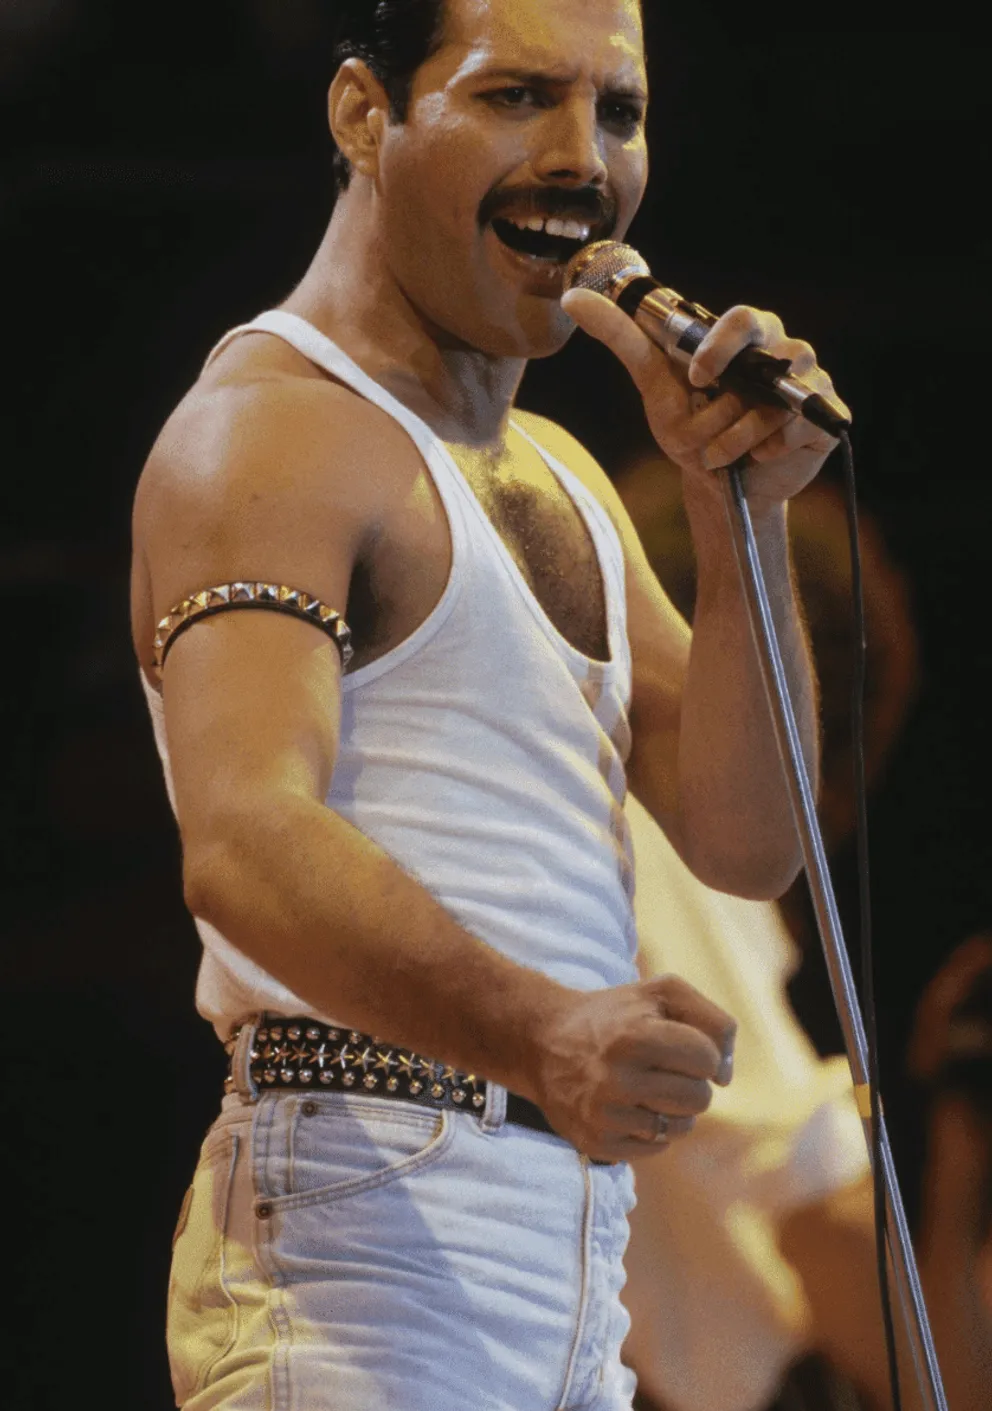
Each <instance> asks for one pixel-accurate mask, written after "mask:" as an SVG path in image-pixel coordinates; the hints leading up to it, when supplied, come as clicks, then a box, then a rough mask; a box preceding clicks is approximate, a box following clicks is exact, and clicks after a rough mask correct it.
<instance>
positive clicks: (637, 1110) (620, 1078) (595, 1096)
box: [532, 975, 737, 1161]
mask: <svg viewBox="0 0 992 1411" xmlns="http://www.w3.org/2000/svg"><path fill="white" fill-rule="evenodd" d="M736 1031H737V1025H736V1023H735V1021H734V1020H733V1019H732V1018H731V1017H730V1015H729V1014H727V1013H725V1012H724V1010H722V1009H720V1008H719V1006H718V1005H715V1004H713V1003H712V1002H711V1001H710V1000H708V999H706V997H705V996H704V995H701V994H700V993H699V991H698V990H696V989H694V988H693V986H692V985H690V984H689V983H688V982H687V981H686V980H682V979H680V978H679V977H678V976H676V975H662V976H658V977H657V978H655V979H652V980H645V981H642V982H641V983H639V984H633V985H621V986H618V987H616V988H614V989H607V990H594V991H592V992H590V993H576V992H574V991H571V992H569V997H568V999H567V1001H565V1002H564V1004H563V1005H562V1007H561V1008H560V1009H559V1010H558V1011H557V1013H556V1014H555V1015H554V1017H553V1018H552V1020H551V1022H550V1023H549V1024H548V1025H547V1026H546V1028H545V1030H544V1032H543V1033H542V1034H541V1036H540V1038H539V1040H538V1056H537V1060H536V1068H535V1071H534V1073H533V1075H532V1078H533V1084H532V1086H533V1091H534V1095H535V1101H536V1102H537V1103H538V1104H539V1105H540V1107H541V1108H542V1109H543V1111H544V1113H545V1115H546V1116H547V1118H548V1121H549V1122H550V1123H551V1125H552V1126H553V1127H554V1128H555V1130H556V1131H557V1132H558V1133H559V1134H560V1135H561V1136H563V1137H566V1138H567V1139H568V1141H570V1142H572V1143H573V1145H574V1146H576V1147H578V1149H579V1150H580V1151H582V1152H584V1153H585V1154H586V1155H587V1156H591V1157H593V1158H594V1159H595V1160H597V1161H627V1160H630V1159H632V1158H633V1157H635V1156H644V1154H645V1152H646V1151H650V1150H651V1149H652V1147H654V1148H655V1149H656V1150H657V1149H660V1148H661V1147H662V1146H663V1145H664V1143H665V1142H666V1141H667V1140H668V1139H669V1138H671V1137H674V1136H680V1135H682V1134H684V1133H686V1132H689V1131H691V1130H692V1127H693V1126H694V1124H695V1120H696V1117H697V1116H698V1115H699V1113H700V1112H705V1111H706V1109H707V1107H708V1106H709V1104H710V1099H711V1096H712V1090H711V1084H712V1083H719V1084H721V1085H723V1086H725V1085H726V1084H727V1083H729V1082H730V1078H731V1074H732V1070H733V1051H734V1037H735V1034H736Z"/></svg>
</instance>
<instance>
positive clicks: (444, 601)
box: [204, 309, 624, 690]
mask: <svg viewBox="0 0 992 1411" xmlns="http://www.w3.org/2000/svg"><path fill="white" fill-rule="evenodd" d="M252 332H257V333H270V334H274V335H275V336H276V337H279V338H282V339H283V341H284V342H287V343H289V345H290V346H291V347H293V348H295V349H296V351H297V352H298V353H301V354H302V355H303V356H304V357H305V358H307V359H308V360H309V361H310V362H313V363H315V364H316V365H317V366H318V367H319V368H321V369H322V370H323V371H324V372H327V373H329V374H330V375H331V376H332V377H336V378H338V379H339V380H340V381H342V382H343V383H345V385H346V386H349V387H350V388H351V389H352V391H355V392H357V393H358V394H359V395H360V396H361V397H363V398H364V399H365V400H366V401H369V402H371V403H372V404H373V405H374V406H377V407H379V408H380V409H381V410H382V411H385V412H386V413H388V414H389V415H391V416H392V417H393V419H394V420H395V421H398V422H399V424H400V425H401V426H402V427H403V429H404V430H405V431H406V432H407V434H408V435H409V436H410V438H411V440H412V441H413V442H414V444H415V445H416V446H417V448H418V450H419V451H420V452H421V454H422V455H423V456H424V458H425V460H426V461H427V463H428V471H429V473H430V474H431V478H432V480H433V481H434V483H435V485H436V487H437V490H438V493H439V495H440V496H441V500H442V503H443V505H444V509H445V513H446V516H447V518H448V531H449V534H450V535H451V539H452V564H451V571H450V573H449V576H448V580H447V582H446V583H445V587H444V590H443V591H442V594H441V597H440V598H439V599H438V601H437V603H436V604H435V606H434V607H433V609H432V610H431V612H430V613H429V614H428V616H427V617H426V618H425V619H424V621H423V622H422V623H421V624H420V626H419V627H417V628H416V629H415V630H414V632H413V633H411V634H410V636H409V637H407V638H405V639H404V640H403V641H402V642H400V643H398V645H397V646H396V647H394V648H392V650H391V651H389V652H386V653H385V654H384V655H383V656H381V657H377V658H376V659H375V661H371V662H369V663H368V664H367V665H365V666H362V667H359V668H358V669H357V670H356V671H353V672H349V673H348V674H347V675H346V676H345V677H344V680H343V682H342V685H343V686H344V687H345V689H346V690H353V689H355V688H356V687H358V686H361V685H364V684H366V683H367V682H368V681H370V680H372V679H374V678H375V677H377V676H379V675H381V674H382V673H383V672H384V671H387V670H389V669H390V668H391V667H393V666H394V665H398V664H399V663H400V662H401V661H402V660H405V659H406V658H407V657H408V656H410V655H411V654H412V653H413V652H414V651H416V650H417V649H418V648H419V647H420V646H421V645H423V644H424V642H425V641H426V639H427V638H428V637H431V636H433V635H434V632H435V631H436V630H437V628H439V627H440V625H441V623H442V622H443V620H444V619H445V618H446V617H447V616H448V614H449V612H450V611H451V608H452V607H453V605H454V600H455V598H456V597H457V595H458V587H459V585H458V584H457V582H456V575H455V547H456V537H457V536H456V524H455V523H454V522H453V516H452V509H453V506H452V504H451V500H450V496H449V495H448V494H446V493H445V489H446V487H445V484H444V483H443V481H442V479H441V478H440V477H439V476H438V474H437V471H438V468H439V467H438V464H437V462H438V461H440V466H441V467H443V470H444V471H445V472H446V473H447V480H448V484H449V485H451V486H453V488H454V489H455V490H456V492H457V494H458V496H459V499H460V501H461V508H462V509H463V510H466V511H467V512H468V513H469V514H470V515H471V516H472V518H473V520H474V521H475V523H476V525H477V526H478V527H479V528H480V529H481V531H482V532H483V533H484V534H485V535H486V537H487V540H488V542H489V543H490V545H491V547H492V548H493V550H494V551H495V553H496V554H497V555H498V557H499V559H500V561H501V563H502V566H503V568H504V570H505V571H506V573H507V574H508V575H509V577H510V579H511V581H512V582H513V584H514V586H515V588H516V590H517V592H518V594H519V596H520V598H521V599H522V601H523V602H524V604H525V605H526V607H527V609H528V610H529V611H530V613H531V615H532V616H533V617H534V619H535V621H536V622H537V624H538V626H539V627H540V628H541V630H542V631H543V632H544V633H545V635H546V636H547V637H548V639H549V641H550V642H551V644H552V646H553V647H554V648H555V649H556V650H557V651H559V652H560V653H562V654H563V655H564V656H565V658H566V659H567V660H568V661H570V662H571V663H572V665H573V666H575V667H576V668H577V669H578V670H579V672H580V673H581V675H582V676H583V678H584V679H586V680H596V681H598V682H599V683H600V684H601V685H603V686H607V685H608V684H609V683H610V682H611V681H612V680H613V679H614V678H615V677H616V676H617V675H618V673H619V668H620V663H621V649H622V643H621V641H620V632H619V630H618V628H619V621H620V612H619V609H620V598H618V594H621V595H622V593H623V588H624V585H623V581H622V576H621V578H620V581H619V582H618V581H617V580H616V576H615V575H614V574H611V572H610V557H611V554H610V548H611V541H612V546H614V547H615V552H616V554H617V556H618V558H619V562H620V564H621V565H622V562H623V550H622V548H621V546H620V542H619V536H618V534H617V531H616V527H615V526H614V524H613V522H612V520H610V518H609V516H608V515H607V513H606V511H605V509H604V508H603V506H602V505H601V504H600V503H599V502H598V501H597V500H596V498H595V496H593V495H592V494H591V493H590V491H589V490H588V489H587V488H586V486H585V485H583V483H582V481H581V480H579V478H578V476H577V475H575V473H574V472H573V471H571V470H569V468H568V467H567V466H566V465H564V464H563V463H562V462H561V461H560V460H558V458H557V457H556V456H554V455H552V453H551V452H550V451H548V450H547V449H546V448H545V447H544V446H542V445H541V444H540V442H538V441H536V440H535V438H534V437H533V436H531V435H530V433H529V432H527V431H525V430H524V428H523V427H522V426H521V425H520V424H519V422H518V421H516V420H515V419H514V418H513V417H511V418H510V420H509V424H510V426H511V427H512V428H513V430H514V431H516V432H517V434H518V435H519V436H521V437H523V439H524V440H525V441H527V442H528V443H529V444H530V445H531V446H533V448H534V450H535V451H536V452H537V453H538V455H539V456H540V457H541V459H542V460H543V461H544V463H545V465H546V466H547V467H548V469H549V470H550V471H551V473H552V475H553V476H554V477H555V479H556V480H557V481H558V483H559V484H560V485H561V487H562V489H563V490H564V491H565V493H566V494H567V495H568V497H569V499H570V500H571V502H572V504H573V505H574V506H575V509H576V512H577V513H578V514H579V515H580V516H581V518H582V521H583V523H584V525H585V527H586V532H587V533H588V535H589V537H590V539H591V540H592V544H593V549H594V551H595V555H596V563H597V568H598V571H599V575H600V581H601V584H602V591H603V601H604V610H605V613H606V636H607V645H608V650H609V653H610V655H609V657H608V658H607V659H605V660H602V659H599V658H597V657H590V656H586V654H585V653H584V652H582V651H580V650H579V649H578V647H575V646H573V644H572V643H571V642H570V641H569V640H568V638H567V637H566V636H565V635H564V634H563V633H562V632H561V631H559V629H558V628H557V627H556V626H555V624H554V623H553V622H552V620H551V618H550V617H549V615H548V613H547V612H546V611H545V609H544V607H543V606H542V604H541V603H540V601H539V600H538V598H537V595H536V593H535V592H534V590H533V589H532V588H531V586H530V584H529V583H528V582H527V580H526V578H525V577H524V575H523V573H522V572H521V570H520V568H519V566H518V565H517V563H516V560H515V559H514V557H513V555H512V554H511V553H510V551H509V549H508V548H507V546H506V544H505V543H504V542H503V539H502V537H501V535H500V533H499V531H498V530H497V528H496V526H495V525H494V524H493V522H492V520H491V519H490V518H489V516H488V515H487V514H486V511H485V509H484V508H483V506H482V503H481V501H480V500H479V498H478V496H477V495H476V493H475V491H474V490H473V489H472V487H471V485H470V484H469V482H468V480H467V478H466V477H465V475H464V474H463V473H462V471H461V470H460V469H459V466H458V463H457V461H456V460H455V458H454V456H453V455H452V453H451V451H450V450H449V449H448V446H447V444H446V443H445V441H444V440H443V439H442V438H441V437H440V436H438V434H437V433H436V432H435V431H433V430H432V429H431V427H430V426H429V425H428V424H427V422H426V421H424V419H423V418H422V417H421V416H419V415H418V414H417V413H416V412H415V411H413V410H412V409H411V408H410V407H408V406H407V405H406V404H405V403H404V402H401V401H400V399H399V398H398V397H397V396H395V394H394V393H392V392H390V391H388V389H387V388H385V387H383V386H382V385H381V383H378V382H376V380H375V379H374V378H373V377H371V376H370V374H369V373H367V372H365V371H364V369H363V368H361V367H360V366H359V364H358V363H357V362H356V361H355V359H354V358H353V357H352V356H351V354H350V353H348V352H346V351H345V349H344V348H342V347H341V346H340V344H338V343H335V341H334V340H333V339H332V338H330V337H329V336H328V335H327V334H326V333H324V332H322V330H321V329H319V328H318V327H317V326H316V325H315V324H312V323H310V321H309V320H308V319H305V318H303V317H302V316H301V315H300V314H294V313H291V312H290V311H289V310H288V309H268V310H266V311H265V312H264V313H261V314H258V315H257V316H256V317H255V318H253V319H252V320H251V321H250V322H248V323H244V324H239V325H238V326H237V327H235V328H232V329H230V330H229V331H228V332H227V333H226V334H225V335H224V337H223V338H222V339H221V340H220V341H219V342H218V343H217V344H216V345H215V346H214V347H213V348H212V349H211V351H210V353H209V355H208V357H207V359H206V361H205V363H204V367H206V366H209V364H210V363H211V362H212V361H213V359H214V358H215V357H216V356H217V355H218V354H219V353H220V352H221V351H222V350H223V349H224V348H226V347H227V346H228V344H229V343H231V342H233V340H234V339H235V338H237V337H239V336H240V335H241V334H244V333H252ZM621 575H622V569H621Z"/></svg>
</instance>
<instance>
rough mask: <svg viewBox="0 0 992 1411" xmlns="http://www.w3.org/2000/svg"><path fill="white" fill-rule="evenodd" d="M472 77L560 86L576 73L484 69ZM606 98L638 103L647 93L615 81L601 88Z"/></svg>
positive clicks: (636, 85)
mask: <svg viewBox="0 0 992 1411" xmlns="http://www.w3.org/2000/svg"><path fill="white" fill-rule="evenodd" d="M472 77H473V78H474V79H475V80H476V81H477V82H481V81H482V80H483V79H485V80H487V81H489V80H492V79H507V78H508V79H512V80H513V81H514V83H522V84H526V85H528V86H530V85H534V86H536V87H546V88H562V87H564V86H565V85H566V84H569V83H574V82H575V80H576V77H577V75H576V74H574V73H565V72H563V71H562V70H554V69H484V70H483V71H482V72H480V73H477V74H473V75H472ZM603 93H604V96H605V97H607V98H629V99H632V100H633V101H635V102H638V103H646V102H647V101H648V95H647V93H646V91H645V89H644V87H643V86H642V85H641V84H635V85H634V86H633V87H629V86H628V85H625V84H622V83H617V84H610V85H608V86H607V87H606V88H605V89H604V90H603Z"/></svg>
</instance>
